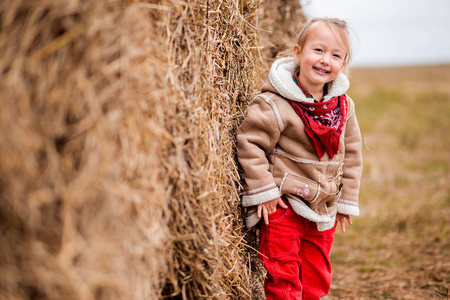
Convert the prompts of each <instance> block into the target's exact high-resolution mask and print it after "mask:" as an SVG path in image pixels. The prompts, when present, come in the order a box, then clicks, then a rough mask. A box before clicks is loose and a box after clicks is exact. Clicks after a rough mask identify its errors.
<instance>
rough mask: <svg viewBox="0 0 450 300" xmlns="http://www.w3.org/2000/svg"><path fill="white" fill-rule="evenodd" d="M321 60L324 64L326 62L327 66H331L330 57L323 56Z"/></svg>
mask: <svg viewBox="0 0 450 300" xmlns="http://www.w3.org/2000/svg"><path fill="white" fill-rule="evenodd" d="M320 62H321V63H322V64H324V65H325V66H329V65H330V60H329V59H328V57H323V58H322V59H321V61H320Z"/></svg>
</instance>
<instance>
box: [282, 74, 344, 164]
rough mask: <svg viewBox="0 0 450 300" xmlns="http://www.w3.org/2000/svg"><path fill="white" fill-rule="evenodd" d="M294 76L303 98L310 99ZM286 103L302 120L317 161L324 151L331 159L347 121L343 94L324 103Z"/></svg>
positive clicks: (337, 147)
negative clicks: (303, 95) (317, 157)
mask: <svg viewBox="0 0 450 300" xmlns="http://www.w3.org/2000/svg"><path fill="white" fill-rule="evenodd" d="M295 75H296V76H295V82H296V83H297V84H298V85H299V87H300V89H301V90H302V91H304V94H305V96H307V97H311V98H312V96H311V94H310V93H308V92H307V91H306V90H305V88H304V87H303V86H302V85H301V83H300V82H299V81H298V79H297V76H298V74H295ZM288 101H289V103H290V104H291V105H292V108H293V109H294V111H295V112H296V113H297V115H298V116H299V117H300V118H301V119H302V121H303V124H305V131H306V133H307V134H308V136H309V138H310V140H311V142H312V144H313V146H314V148H315V149H316V153H317V155H318V156H319V161H320V159H321V158H322V157H323V155H324V154H325V151H326V152H327V153H328V155H329V156H330V158H333V157H334V155H335V154H336V153H337V152H338V150H339V139H340V137H341V134H342V130H343V129H344V125H345V121H346V119H347V101H346V96H345V94H344V95H341V96H337V97H333V98H331V99H330V100H328V101H326V102H317V103H305V102H296V101H291V100H288Z"/></svg>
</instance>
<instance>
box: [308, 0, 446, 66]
mask: <svg viewBox="0 0 450 300" xmlns="http://www.w3.org/2000/svg"><path fill="white" fill-rule="evenodd" d="M301 3H302V7H303V11H304V13H305V15H306V17H338V18H341V19H344V20H346V21H347V23H348V25H349V26H350V28H352V29H353V31H352V33H354V35H353V40H354V46H355V47H354V48H355V57H354V59H353V61H352V66H354V67H371V66H372V67H380V66H405V65H427V64H445V63H450V34H449V28H450V1H446V0H433V1H427V0H395V1H388V0H381V1H369V0H302V1H301Z"/></svg>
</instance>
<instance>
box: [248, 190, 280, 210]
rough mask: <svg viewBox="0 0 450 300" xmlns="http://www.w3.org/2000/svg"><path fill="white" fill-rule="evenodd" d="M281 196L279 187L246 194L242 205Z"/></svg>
mask: <svg viewBox="0 0 450 300" xmlns="http://www.w3.org/2000/svg"><path fill="white" fill-rule="evenodd" d="M278 197H281V193H280V190H279V189H278V187H276V188H274V189H271V190H268V191H265V192H262V193H259V194H255V195H246V196H243V197H242V206H244V207H245V206H253V205H258V204H261V203H264V202H267V201H270V200H273V199H276V198H278Z"/></svg>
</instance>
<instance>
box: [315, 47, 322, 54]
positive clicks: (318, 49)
mask: <svg viewBox="0 0 450 300" xmlns="http://www.w3.org/2000/svg"><path fill="white" fill-rule="evenodd" d="M314 51H316V52H320V53H321V52H322V49H320V48H316V49H314Z"/></svg>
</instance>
